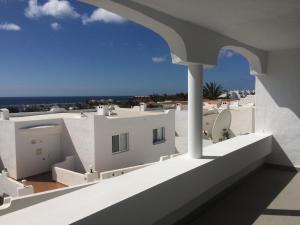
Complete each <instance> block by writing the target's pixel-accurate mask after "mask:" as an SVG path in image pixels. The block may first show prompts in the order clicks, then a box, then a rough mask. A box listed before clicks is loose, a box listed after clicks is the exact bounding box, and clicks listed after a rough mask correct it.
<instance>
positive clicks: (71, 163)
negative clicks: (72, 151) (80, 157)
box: [53, 155, 75, 171]
mask: <svg viewBox="0 0 300 225" xmlns="http://www.w3.org/2000/svg"><path fill="white" fill-rule="evenodd" d="M53 167H59V168H63V169H67V170H72V171H74V170H75V158H74V156H72V155H70V156H67V157H66V158H65V160H64V161H62V162H59V163H56V164H54V165H53Z"/></svg>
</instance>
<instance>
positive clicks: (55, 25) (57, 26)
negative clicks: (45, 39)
mask: <svg viewBox="0 0 300 225" xmlns="http://www.w3.org/2000/svg"><path fill="white" fill-rule="evenodd" d="M50 26H51V28H52V29H53V30H55V31H59V30H61V29H62V26H61V25H60V24H59V23H57V22H54V23H51V24H50Z"/></svg>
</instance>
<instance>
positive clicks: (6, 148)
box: [0, 120, 17, 177]
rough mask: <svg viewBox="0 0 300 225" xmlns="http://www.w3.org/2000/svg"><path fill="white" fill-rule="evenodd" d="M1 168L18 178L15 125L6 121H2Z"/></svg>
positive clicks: (0, 137) (0, 130)
mask: <svg viewBox="0 0 300 225" xmlns="http://www.w3.org/2000/svg"><path fill="white" fill-rule="evenodd" d="M0 167H5V168H7V170H8V171H9V174H10V175H11V176H13V177H16V174H17V170H16V142H15V125H14V123H13V122H11V121H6V120H2V121H0ZM1 169H3V168H1Z"/></svg>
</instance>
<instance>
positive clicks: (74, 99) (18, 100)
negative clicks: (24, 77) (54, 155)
mask: <svg viewBox="0 0 300 225" xmlns="http://www.w3.org/2000/svg"><path fill="white" fill-rule="evenodd" d="M129 97H130V96H52V97H50V96H45V97H42V96H41V97H0V106H1V107H3V106H16V105H35V104H63V103H80V102H86V101H89V100H101V99H104V100H107V99H113V100H126V99H128V98H129Z"/></svg>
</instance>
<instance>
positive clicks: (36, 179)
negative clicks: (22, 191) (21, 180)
mask: <svg viewBox="0 0 300 225" xmlns="http://www.w3.org/2000/svg"><path fill="white" fill-rule="evenodd" d="M26 185H32V186H33V189H34V192H35V193H39V192H44V191H50V190H55V189H59V188H63V187H66V185H63V184H61V183H58V182H56V181H54V180H52V174H51V173H43V174H39V175H36V176H32V177H28V178H26Z"/></svg>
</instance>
